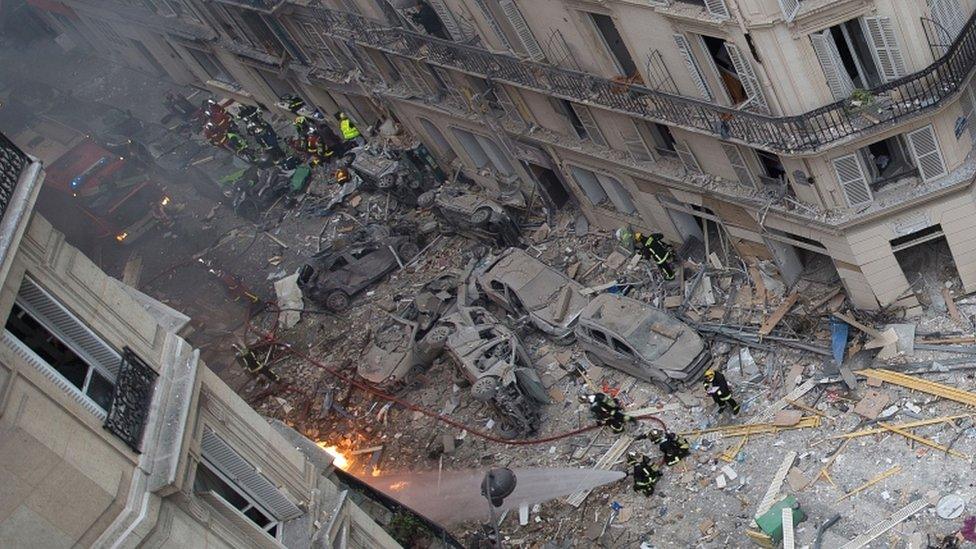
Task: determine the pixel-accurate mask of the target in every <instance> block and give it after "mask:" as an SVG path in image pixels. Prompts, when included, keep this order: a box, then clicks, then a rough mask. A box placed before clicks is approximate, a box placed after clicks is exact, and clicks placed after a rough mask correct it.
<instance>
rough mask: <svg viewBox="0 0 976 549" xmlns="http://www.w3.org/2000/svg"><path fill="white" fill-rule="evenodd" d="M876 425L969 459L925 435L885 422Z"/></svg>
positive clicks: (967, 457) (941, 450)
mask: <svg viewBox="0 0 976 549" xmlns="http://www.w3.org/2000/svg"><path fill="white" fill-rule="evenodd" d="M878 425H880V426H881V428H882V429H885V430H888V431H891V432H892V433H896V434H899V435H901V436H903V437H905V438H907V439H909V440H914V441H915V442H918V443H919V444H924V445H925V446H928V447H929V448H935V449H936V450H938V451H940V452H943V453H946V454H949V455H950V456H953V457H957V458H961V459H966V460H968V459H969V456H967V455H966V454H962V453H960V452H957V451H955V450H952V449H950V448H948V447H946V446H943V445H941V444H939V443H937V442H935V441H933V440H929V439H927V438H925V437H921V436H918V435H916V434H914V433H909V432H908V431H906V430H904V429H899V428H898V427H896V426H894V425H888V424H887V423H878Z"/></svg>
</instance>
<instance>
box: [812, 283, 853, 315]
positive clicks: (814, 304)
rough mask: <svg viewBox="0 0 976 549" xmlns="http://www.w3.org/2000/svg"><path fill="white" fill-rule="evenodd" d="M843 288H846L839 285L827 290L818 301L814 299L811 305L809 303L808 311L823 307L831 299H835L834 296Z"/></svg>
mask: <svg viewBox="0 0 976 549" xmlns="http://www.w3.org/2000/svg"><path fill="white" fill-rule="evenodd" d="M843 289H844V288H843V287H842V286H837V287H836V288H834V289H833V290H831V291H829V292H827V293H826V294H825V295H824V296H823V297H821V298H820V299H817V300H816V301H812V302H811V303H810V304H809V305H807V307H806V311H807V312H808V313H812V312H814V311H816V310H817V309H819V308H820V307H823V306H824V305H826V304H827V302H829V301H830V300H831V299H833V298H834V296H836V295H837V294H839V293H840V292H841V291H842V290H843Z"/></svg>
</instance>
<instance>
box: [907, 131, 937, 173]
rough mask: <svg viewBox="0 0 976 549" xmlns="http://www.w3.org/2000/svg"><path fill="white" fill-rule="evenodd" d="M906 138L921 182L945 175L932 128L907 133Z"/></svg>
mask: <svg viewBox="0 0 976 549" xmlns="http://www.w3.org/2000/svg"><path fill="white" fill-rule="evenodd" d="M906 137H908V144H909V145H910V146H911V148H912V155H914V156H915V164H916V165H917V166H918V171H919V172H920V173H921V174H922V181H931V180H933V179H937V178H939V177H942V176H943V175H945V174H946V173H947V172H946V167H945V162H943V160H942V151H940V150H939V142H938V141H937V140H936V139H935V131H934V130H933V129H932V126H925V127H924V128H921V129H918V130H915V131H913V132H909V133H908V134H907V136H906Z"/></svg>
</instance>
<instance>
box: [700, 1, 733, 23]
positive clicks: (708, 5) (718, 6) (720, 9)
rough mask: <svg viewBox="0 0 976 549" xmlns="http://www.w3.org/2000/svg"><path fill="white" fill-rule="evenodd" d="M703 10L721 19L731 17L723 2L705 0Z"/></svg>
mask: <svg viewBox="0 0 976 549" xmlns="http://www.w3.org/2000/svg"><path fill="white" fill-rule="evenodd" d="M705 9H706V10H708V13H710V14H712V15H714V16H715V17H720V18H722V19H728V18H729V17H731V15H730V14H729V7H728V6H726V5H725V0H705Z"/></svg>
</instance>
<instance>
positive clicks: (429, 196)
mask: <svg viewBox="0 0 976 549" xmlns="http://www.w3.org/2000/svg"><path fill="white" fill-rule="evenodd" d="M417 206H418V207H420V208H433V209H434V211H435V212H436V213H437V215H438V216H439V217H440V218H441V219H443V220H444V221H445V222H446V223H447V224H448V225H449V226H450V227H452V228H453V229H454V230H456V231H458V232H461V233H467V234H470V235H472V236H474V237H476V238H482V239H485V240H494V241H496V242H498V243H499V244H500V245H502V246H515V245H516V244H518V242H519V232H520V231H519V225H518V223H516V222H515V220H514V219H512V217H511V216H509V215H508V212H507V211H505V208H503V207H502V206H500V205H498V204H496V203H495V202H492V201H491V200H488V199H487V198H484V197H482V196H480V195H477V194H474V193H470V192H467V191H465V190H463V189H459V188H457V187H441V188H440V189H435V190H432V191H427V192H425V193H424V194H422V195H420V196H419V197H418V198H417Z"/></svg>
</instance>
